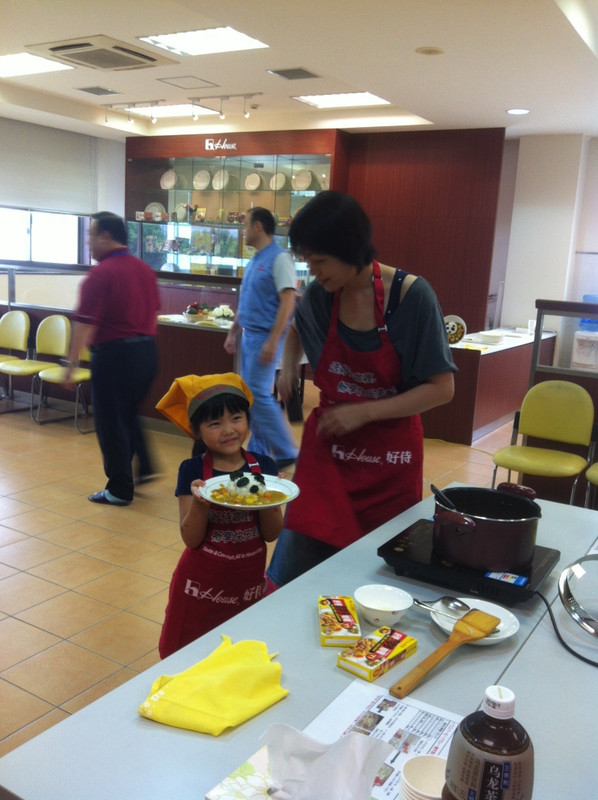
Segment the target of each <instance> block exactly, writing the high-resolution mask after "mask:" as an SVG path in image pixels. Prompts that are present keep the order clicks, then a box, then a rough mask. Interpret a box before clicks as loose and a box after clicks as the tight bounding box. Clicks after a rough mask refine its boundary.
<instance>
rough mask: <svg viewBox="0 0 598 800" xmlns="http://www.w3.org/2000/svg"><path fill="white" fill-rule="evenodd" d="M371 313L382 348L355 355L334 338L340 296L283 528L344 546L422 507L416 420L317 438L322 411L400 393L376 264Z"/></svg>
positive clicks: (419, 435)
mask: <svg viewBox="0 0 598 800" xmlns="http://www.w3.org/2000/svg"><path fill="white" fill-rule="evenodd" d="M373 267H374V272H373V276H372V280H373V284H374V297H375V302H374V313H375V318H376V325H377V326H378V332H379V334H380V347H379V348H378V349H377V350H374V351H373V352H371V351H370V352H365V353H361V352H357V351H355V350H352V349H351V348H350V347H348V346H347V345H346V344H344V343H343V342H342V341H341V339H340V337H339V335H338V332H337V327H338V315H339V305H340V292H336V293H335V296H334V301H333V307H332V314H331V317H330V326H329V329H328V335H327V338H326V342H325V344H324V348H323V350H322V355H321V357H320V362H319V364H318V368H317V370H316V373H315V376H314V383H315V384H316V386H318V387H319V389H320V393H321V394H320V406H319V407H318V408H316V409H314V411H313V412H312V413H311V415H310V416H309V418H308V419H307V422H306V424H305V428H304V432H303V438H302V441H301V451H300V454H299V460H298V462H297V467H296V470H295V476H294V478H293V480H294V481H295V483H297V484H298V486H299V487H300V489H301V493H300V494H299V497H297V499H296V500H294V501H293V502H292V503H291V504H290V505H289V506H288V508H287V514H286V519H285V527H287V528H290V529H291V530H293V531H298V532H299V533H303V534H305V535H307V536H311V537H313V538H314V539H320V540H321V541H324V542H327V543H328V544H331V545H334V546H335V547H345V546H346V545H348V544H350V543H351V542H354V541H356V540H357V539H359V538H360V537H361V536H363V535H364V534H366V533H369V531H371V530H373V529H374V528H376V527H378V526H379V525H382V523H384V522H386V521H387V520H389V519H391V518H392V517H394V516H396V515H397V514H399V513H400V512H401V511H404V510H405V509H406V508H409V507H410V506H412V505H413V504H414V503H417V502H418V501H419V500H421V496H422V479H423V431H422V425H421V420H420V418H419V415H415V416H412V417H403V418H400V419H395V420H384V421H383V422H374V423H369V424H368V425H365V426H364V427H362V428H359V429H358V430H356V431H354V432H353V433H349V434H347V435H346V436H338V437H334V438H325V437H324V436H321V435H318V433H317V426H318V420H319V418H320V417H321V415H322V413H323V411H324V410H325V409H326V408H327V407H329V406H331V405H335V404H338V403H361V402H366V401H368V400H375V399H380V398H384V397H392V396H394V395H396V394H398V388H397V387H398V386H399V385H400V380H401V363H400V360H399V357H398V355H397V353H396V350H395V349H394V347H393V345H392V343H391V341H390V338H389V336H388V332H387V329H386V324H385V322H384V287H383V284H382V278H381V274H380V267H379V265H378V263H377V262H376V261H374V264H373Z"/></svg>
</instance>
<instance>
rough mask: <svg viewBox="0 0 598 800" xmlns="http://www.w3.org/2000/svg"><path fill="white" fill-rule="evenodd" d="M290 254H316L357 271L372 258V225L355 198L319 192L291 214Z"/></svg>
mask: <svg viewBox="0 0 598 800" xmlns="http://www.w3.org/2000/svg"><path fill="white" fill-rule="evenodd" d="M289 240H290V244H291V249H292V250H293V252H294V253H297V255H299V256H301V255H302V254H308V253H319V254H326V255H330V256H335V257H336V258H338V259H340V260H341V261H344V262H345V263H346V264H351V265H352V266H354V267H357V269H358V270H359V271H361V270H362V269H363V268H364V267H366V266H367V265H368V264H371V263H372V261H373V259H374V258H375V257H376V251H375V249H374V246H373V244H372V223H371V222H370V220H369V217H368V216H367V214H366V213H365V211H364V210H363V208H362V207H361V206H360V205H359V203H358V202H357V200H355V198H353V197H351V196H350V195H348V194H343V192H333V191H328V192H321V193H320V194H317V195H316V196H315V197H313V198H312V199H311V200H310V201H309V202H308V203H307V204H306V205H305V206H303V208H302V209H301V210H300V211H299V212H298V213H297V214H296V215H295V217H294V218H293V221H292V222H291V227H290V230H289Z"/></svg>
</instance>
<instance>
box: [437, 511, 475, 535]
mask: <svg viewBox="0 0 598 800" xmlns="http://www.w3.org/2000/svg"><path fill="white" fill-rule="evenodd" d="M434 519H435V521H437V522H439V523H440V524H441V525H447V526H448V525H451V526H453V527H454V530H453V533H457V534H460V535H462V534H464V533H467V532H468V531H475V529H476V524H475V522H474V521H473V520H472V519H470V518H469V517H466V516H465V514H461V513H460V512H459V511H445V510H444V509H443V510H442V511H440V512H438V511H437V512H436V514H435V515H434Z"/></svg>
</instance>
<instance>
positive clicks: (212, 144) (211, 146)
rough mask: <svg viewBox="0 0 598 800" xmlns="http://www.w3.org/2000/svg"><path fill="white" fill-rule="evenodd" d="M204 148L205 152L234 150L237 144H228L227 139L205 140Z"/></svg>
mask: <svg viewBox="0 0 598 800" xmlns="http://www.w3.org/2000/svg"><path fill="white" fill-rule="evenodd" d="M204 146H205V149H206V150H210V151H214V150H236V149H237V143H236V142H229V141H228V139H211V138H210V139H205V142H204Z"/></svg>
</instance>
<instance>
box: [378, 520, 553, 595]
mask: <svg viewBox="0 0 598 800" xmlns="http://www.w3.org/2000/svg"><path fill="white" fill-rule="evenodd" d="M433 529H434V523H433V522H432V520H429V519H420V520H417V522H414V523H413V525H410V526H409V527H408V528H406V529H405V530H404V531H401V533H398V534H397V535H396V536H394V537H393V538H392V539H390V540H389V541H388V542H386V544H383V545H381V546H380V547H379V548H378V555H379V556H381V557H382V558H383V559H384V560H385V561H386V563H387V564H388V565H389V566H391V567H393V568H394V571H395V572H396V574H397V575H406V576H408V577H411V578H416V579H419V580H423V581H426V583H434V584H438V585H440V586H447V587H449V588H450V589H456V590H459V591H460V592H463V593H465V594H473V595H479V596H480V597H485V598H488V599H489V600H496V601H497V602H499V603H503V604H505V605H511V606H512V605H516V604H517V603H522V602H525V601H526V600H529V599H530V598H531V597H532V596H533V594H534V592H535V591H536V590H537V589H538V588H539V587H540V585H541V584H542V582H543V581H544V580H545V578H546V577H547V576H548V575H549V574H550V573H551V571H552V569H553V568H554V566H555V565H556V564H557V563H558V560H559V558H560V557H561V554H560V552H559V551H558V550H552V549H550V548H548V547H540V546H539V545H536V548H535V550H534V557H533V560H532V563H531V565H530V566H529V567H528V568H527V570H525V571H522V572H520V573H517V574H514V573H512V572H484V571H479V570H474V569H470V568H469V567H461V566H458V565H456V564H451V563H449V562H447V561H444V560H443V559H441V558H439V557H438V556H437V555H436V554H435V553H434V551H433V549H432V533H433Z"/></svg>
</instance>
